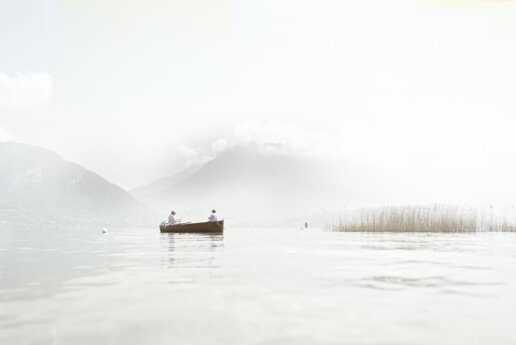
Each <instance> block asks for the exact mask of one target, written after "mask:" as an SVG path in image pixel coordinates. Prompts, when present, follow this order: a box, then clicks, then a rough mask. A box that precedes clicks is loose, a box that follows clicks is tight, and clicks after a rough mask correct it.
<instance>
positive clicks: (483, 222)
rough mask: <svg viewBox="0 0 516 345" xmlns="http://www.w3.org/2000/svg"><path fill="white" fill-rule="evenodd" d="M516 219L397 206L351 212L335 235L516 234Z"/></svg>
mask: <svg viewBox="0 0 516 345" xmlns="http://www.w3.org/2000/svg"><path fill="white" fill-rule="evenodd" d="M515 220H516V219H515V217H514V216H508V215H507V214H506V213H505V214H499V213H497V212H494V211H493V210H479V209H474V208H465V207H460V206H448V205H431V206H397V207H378V208H363V209H357V210H348V211H345V212H343V214H341V215H340V217H339V221H338V224H337V225H335V226H333V230H335V231H343V232H480V231H516V221H515Z"/></svg>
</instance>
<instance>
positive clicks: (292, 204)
mask: <svg viewBox="0 0 516 345" xmlns="http://www.w3.org/2000/svg"><path fill="white" fill-rule="evenodd" d="M332 173H333V172H330V171H328V169H326V166H324V165H320V164H316V163H315V162H313V161H310V160H307V159H300V158H294V157H289V156H286V155H281V154H264V153H261V152H259V151H258V150H253V149H249V148H245V149H244V148H236V149H232V150H229V151H226V152H223V153H221V154H219V155H218V156H217V157H216V158H215V159H213V160H212V161H209V162H208V163H206V164H205V165H204V166H202V167H201V168H200V169H198V170H197V171H196V172H195V173H194V174H192V175H190V176H188V177H187V178H185V179H182V180H181V181H179V182H177V183H175V184H172V185H168V186H166V187H165V186H164V188H162V189H155V188H154V187H155V186H156V185H155V184H151V185H150V186H149V187H140V188H138V189H135V190H134V191H133V195H134V196H135V197H137V198H139V200H141V201H142V202H144V203H145V204H146V205H149V206H151V207H152V208H153V209H155V210H157V211H159V212H162V214H163V217H164V216H165V215H166V213H168V212H169V209H170V208H175V209H176V210H178V213H179V215H181V213H182V212H186V211H187V210H190V209H193V213H192V217H190V218H193V217H197V216H202V217H204V216H207V214H208V211H209V210H210V209H211V208H212V207H215V208H217V209H218V210H219V211H220V213H221V214H222V215H224V216H225V217H226V218H233V219H236V220H238V221H244V222H245V221H249V222H250V223H253V222H259V221H262V220H264V221H267V222H273V221H274V220H278V221H280V220H283V219H286V218H288V217H291V216H294V215H302V214H305V213H311V212H313V210H315V209H321V208H324V207H330V206H335V205H339V203H340V202H344V200H346V199H349V197H350V193H349V192H347V191H345V190H344V189H343V188H342V187H341V186H340V184H339V183H338V181H337V180H335V179H333V178H332ZM203 212H204V213H203Z"/></svg>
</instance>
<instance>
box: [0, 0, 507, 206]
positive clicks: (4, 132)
mask: <svg viewBox="0 0 516 345" xmlns="http://www.w3.org/2000/svg"><path fill="white" fill-rule="evenodd" d="M515 95H516V2H514V1H466V0H462V1H460V0H456V1H444V0H441V1H430V0H427V1H423V0H419V1H409V0H398V1H373V0H362V1H342V0H317V1H315V0H314V1H299V0H275V1H272V0H271V1H269V0H263V1H248V0H239V1H230V0H212V1H201V0H184V1H183V0H172V1H165V0H147V1H123V0H120V1H116V0H102V1H101V0H89V1H78V0H76V1H73V0H59V1H58V0H33V1H27V0H0V140H13V141H19V142H25V143H30V144H35V145H38V146H43V147H46V148H49V149H52V150H54V151H56V152H58V153H60V154H62V155H63V156H64V157H66V158H67V159H69V160H72V161H75V162H77V163H79V164H82V165H84V166H85V167H87V168H89V169H92V170H94V171H96V172H98V173H100V174H101V175H102V176H104V177H106V178H108V179H109V180H111V181H113V182H115V183H117V184H119V185H121V186H122V187H124V188H130V187H134V186H137V185H140V184H143V183H147V182H149V181H151V180H153V179H155V178H157V177H160V176H166V175H170V174H172V173H174V172H177V171H179V170H181V169H183V168H185V167H186V166H187V165H189V164H193V163H196V162H200V161H203V160H206V159H208V158H209V157H212V156H213V155H214V154H215V153H216V152H217V151H221V150H224V149H226V148H228V147H231V146H232V145H238V144H242V143H244V144H245V143H254V142H256V143H265V142H274V143H283V145H284V146H285V147H288V148H289V152H292V153H293V154H300V155H307V156H314V157H325V158H331V159H338V160H339V162H341V163H340V164H344V165H345V164H347V163H349V162H353V164H360V165H362V166H363V167H368V168H369V169H371V170H372V171H378V172H384V173H385V174H386V175H389V174H390V175H393V176H397V178H398V179H399V180H411V179H413V180H414V181H424V180H425V178H428V179H429V180H432V181H434V183H436V184H441V185H443V184H449V186H453V187H456V188H457V190H456V192H457V193H466V192H467V191H468V190H470V189H471V188H470V187H471V185H477V186H482V188H481V191H479V192H478V193H477V194H475V196H476V197H484V196H485V197H492V196H493V195H496V196H497V197H499V198H500V199H503V200H508V199H510V198H511V197H512V195H513V193H515V192H516V187H514V186H513V185H514V183H513V178H514V176H516V155H515V153H514V148H515V147H516V136H515V135H514V131H515V128H516V126H515V124H516V121H515V120H514V119H515V116H516V97H515ZM4 163H5V162H3V163H2V164H4ZM431 184H432V183H430V182H429V185H431ZM449 186H446V187H443V190H449V188H448V187H449ZM464 195H467V194H464Z"/></svg>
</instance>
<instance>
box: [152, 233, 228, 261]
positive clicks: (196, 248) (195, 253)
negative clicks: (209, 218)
mask: <svg viewBox="0 0 516 345" xmlns="http://www.w3.org/2000/svg"><path fill="white" fill-rule="evenodd" d="M160 235H161V241H163V242H166V243H167V247H168V250H169V254H170V256H169V257H168V260H167V261H168V262H169V263H170V265H169V266H168V267H174V266H176V267H197V268H201V267H215V258H216V252H217V251H218V250H221V249H223V248H224V235H223V234H186V233H162V234H160Z"/></svg>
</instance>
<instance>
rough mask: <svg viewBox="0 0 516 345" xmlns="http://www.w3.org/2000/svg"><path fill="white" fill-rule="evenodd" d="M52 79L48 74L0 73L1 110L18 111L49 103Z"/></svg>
mask: <svg viewBox="0 0 516 345" xmlns="http://www.w3.org/2000/svg"><path fill="white" fill-rule="evenodd" d="M52 79H53V78H52V76H51V75H49V74H47V73H33V74H21V73H10V74H7V73H0V109H4V110H9V111H17V110H22V109H28V108H33V107H35V106H37V105H40V104H42V103H46V102H48V101H49V100H50V98H51V96H52V90H53V80H52Z"/></svg>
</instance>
